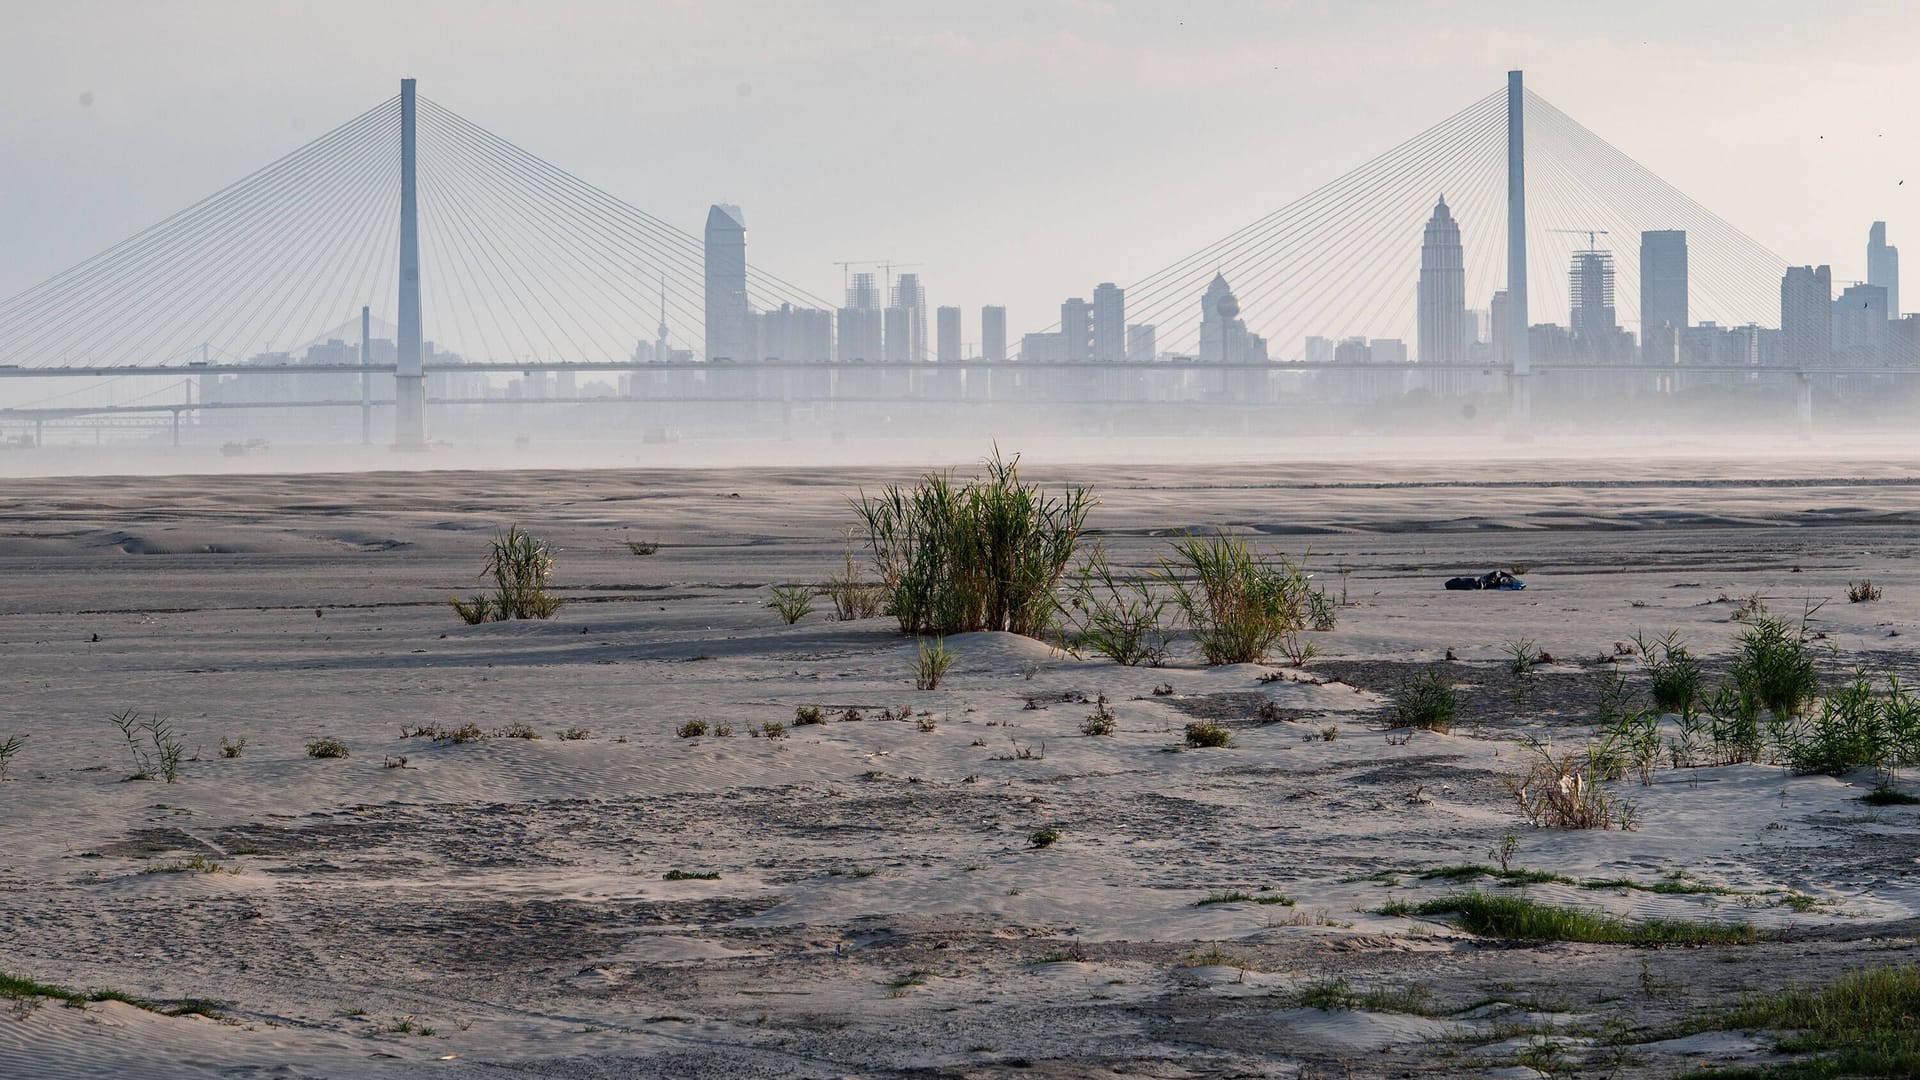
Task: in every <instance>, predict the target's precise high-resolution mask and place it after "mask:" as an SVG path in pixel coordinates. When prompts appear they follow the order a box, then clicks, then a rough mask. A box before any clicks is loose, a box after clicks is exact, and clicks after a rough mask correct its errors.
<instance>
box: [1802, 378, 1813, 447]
mask: <svg viewBox="0 0 1920 1080" xmlns="http://www.w3.org/2000/svg"><path fill="white" fill-rule="evenodd" d="M1799 398H1800V408H1799V418H1800V441H1801V442H1806V441H1808V440H1810V439H1812V438H1813V375H1812V373H1810V372H1805V371H1803V372H1801V373H1800V394H1799Z"/></svg>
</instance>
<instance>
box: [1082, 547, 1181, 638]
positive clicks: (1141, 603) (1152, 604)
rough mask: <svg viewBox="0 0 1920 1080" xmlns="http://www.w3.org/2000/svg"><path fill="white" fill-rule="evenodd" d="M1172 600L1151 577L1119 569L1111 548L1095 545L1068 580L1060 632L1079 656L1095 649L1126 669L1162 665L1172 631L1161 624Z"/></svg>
mask: <svg viewBox="0 0 1920 1080" xmlns="http://www.w3.org/2000/svg"><path fill="white" fill-rule="evenodd" d="M1167 604H1168V600H1167V598H1166V597H1165V596H1162V595H1160V593H1159V592H1158V591H1156V590H1155V588H1154V583H1153V582H1152V581H1151V580H1150V579H1148V578H1144V577H1123V576H1121V575H1120V574H1117V573H1115V572H1114V569H1113V565H1112V564H1111V563H1109V562H1108V561H1107V553H1106V550H1105V549H1104V548H1102V547H1101V546H1100V545H1098V544H1095V545H1094V548H1093V552H1092V553H1091V554H1089V555H1088V556H1087V557H1086V559H1085V560H1084V561H1083V562H1081V564H1080V569H1079V571H1078V572H1077V573H1076V574H1074V576H1073V577H1072V578H1070V579H1069V580H1068V582H1067V596H1066V599H1064V600H1062V601H1061V603H1060V617H1061V636H1062V639H1063V641H1064V643H1065V645H1066V647H1067V649H1068V650H1069V651H1071V652H1072V653H1074V654H1075V655H1076V656H1077V655H1082V654H1085V653H1088V652H1096V653H1099V654H1100V655H1101V656H1104V657H1106V658H1107V659H1109V660H1112V661H1113V662H1114V663H1116V664H1124V665H1126V666H1127V667H1133V666H1134V665H1136V664H1147V665H1149V666H1154V667H1157V666H1159V664H1160V662H1161V661H1162V660H1164V659H1165V658H1166V655H1167V639H1168V633H1167V630H1166V629H1165V627H1163V626H1162V624H1161V617H1162V615H1163V614H1164V613H1165V612H1166V610H1167Z"/></svg>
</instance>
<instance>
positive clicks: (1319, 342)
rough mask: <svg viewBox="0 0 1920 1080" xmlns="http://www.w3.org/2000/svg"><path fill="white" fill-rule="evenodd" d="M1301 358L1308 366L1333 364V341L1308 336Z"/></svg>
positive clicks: (1315, 335) (1314, 335)
mask: <svg viewBox="0 0 1920 1080" xmlns="http://www.w3.org/2000/svg"><path fill="white" fill-rule="evenodd" d="M1301 356H1302V358H1303V359H1305V360H1306V362H1307V363H1309V364H1331V363H1333V339H1332V338H1324V337H1321V336H1320V335H1318V334H1313V335H1310V336H1308V338H1307V346H1306V351H1305V352H1303V353H1302V354H1301Z"/></svg>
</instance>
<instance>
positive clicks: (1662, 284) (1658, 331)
mask: <svg viewBox="0 0 1920 1080" xmlns="http://www.w3.org/2000/svg"><path fill="white" fill-rule="evenodd" d="M1686 328H1687V234H1686V232H1685V231H1683V230H1680V229H1656V230H1651V231H1648V232H1643V233H1641V234H1640V354H1641V356H1642V357H1644V358H1645V359H1646V360H1647V361H1649V362H1651V363H1662V364H1668V363H1675V362H1677V360H1678V358H1679V349H1680V338H1681V336H1682V332H1683V331H1685V330H1686Z"/></svg>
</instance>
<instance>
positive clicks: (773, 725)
mask: <svg viewBox="0 0 1920 1080" xmlns="http://www.w3.org/2000/svg"><path fill="white" fill-rule="evenodd" d="M760 734H761V736H762V737H764V738H768V739H784V738H786V737H787V725H785V724H783V723H781V722H780V721H778V720H769V721H767V722H766V723H764V724H761V725H760Z"/></svg>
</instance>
